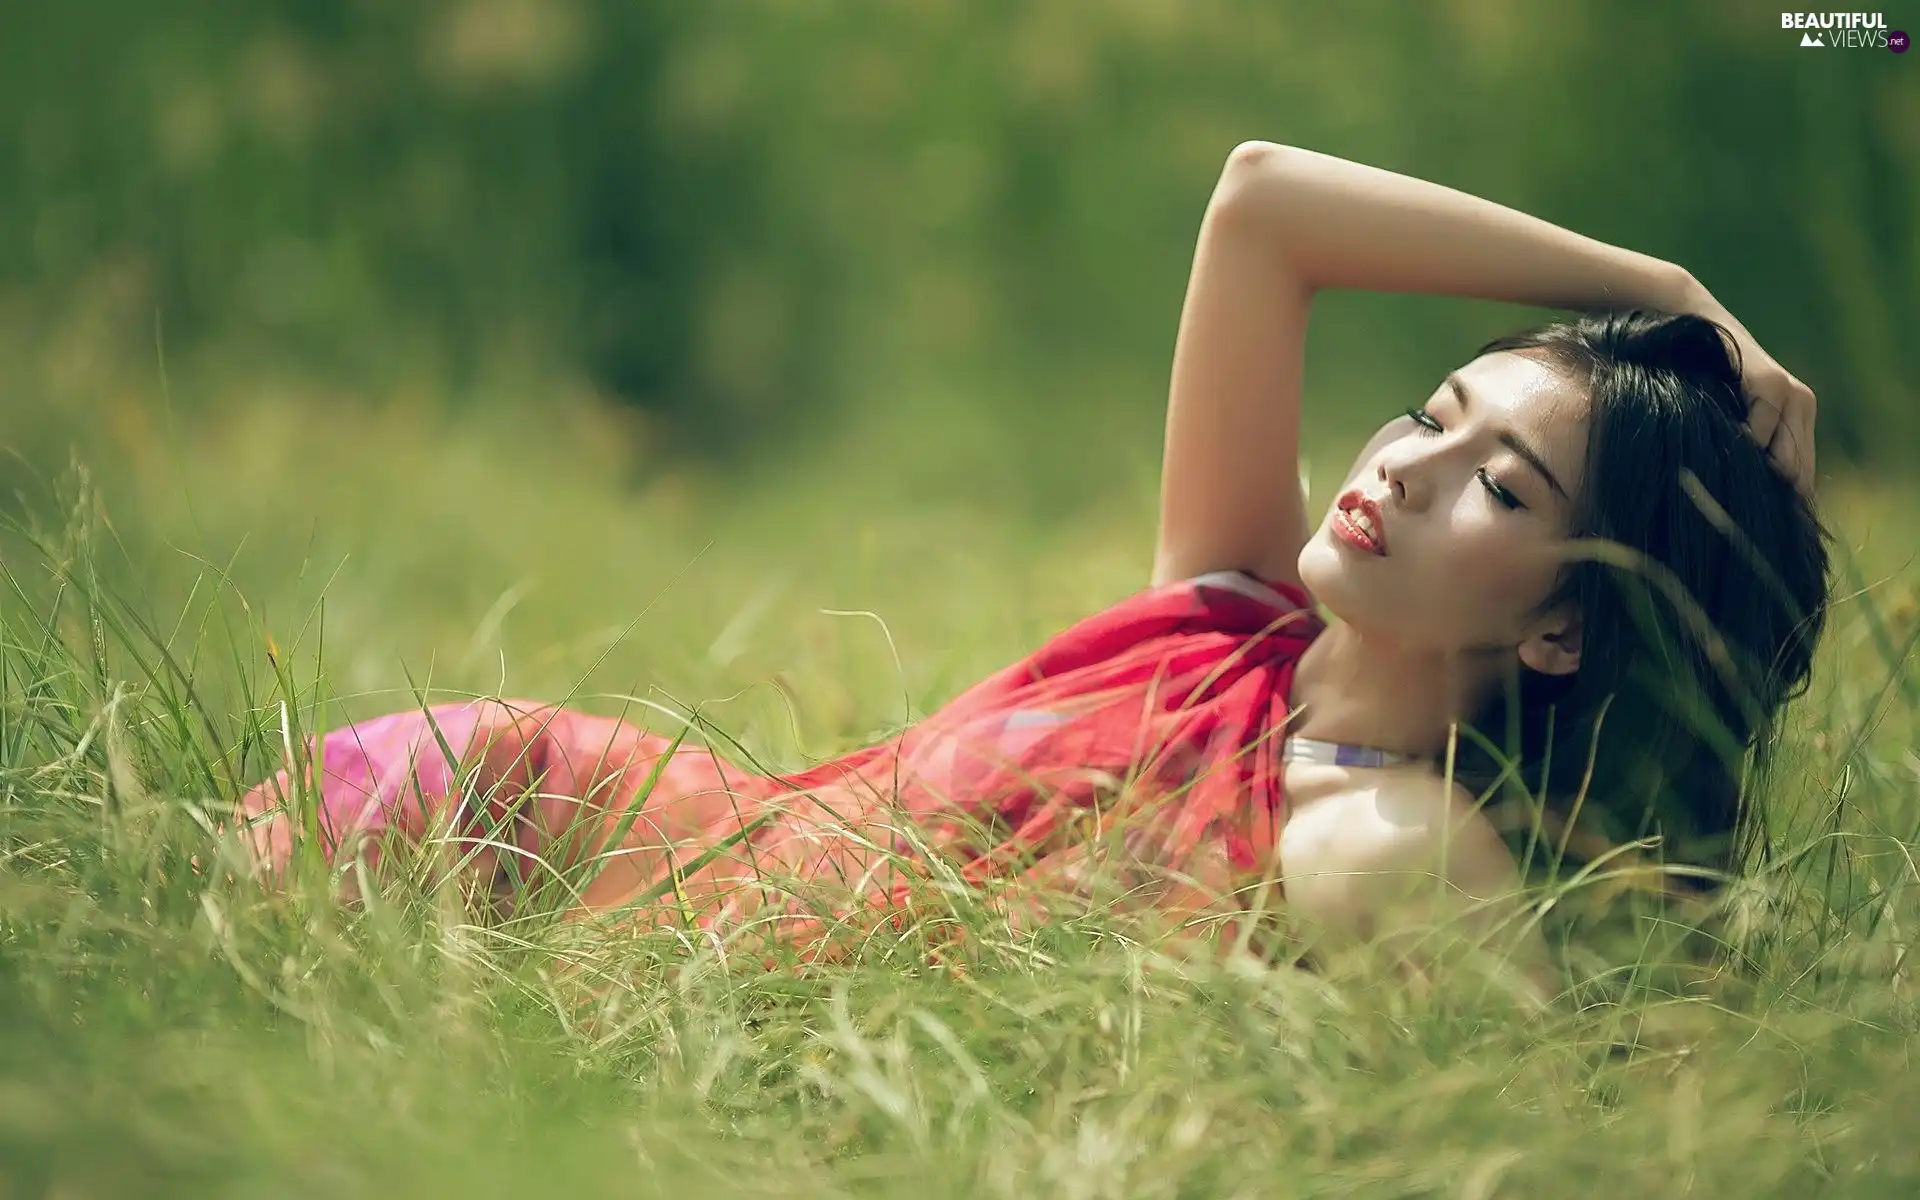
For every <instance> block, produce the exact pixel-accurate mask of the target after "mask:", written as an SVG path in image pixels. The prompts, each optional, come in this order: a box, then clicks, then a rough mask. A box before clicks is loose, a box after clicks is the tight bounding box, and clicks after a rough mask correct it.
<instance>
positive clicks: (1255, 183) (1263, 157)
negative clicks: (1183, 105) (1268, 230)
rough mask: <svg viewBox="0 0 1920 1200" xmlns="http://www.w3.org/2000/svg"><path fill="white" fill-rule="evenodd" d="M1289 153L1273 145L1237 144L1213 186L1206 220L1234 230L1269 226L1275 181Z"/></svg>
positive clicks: (1272, 208) (1283, 167)
mask: <svg viewBox="0 0 1920 1200" xmlns="http://www.w3.org/2000/svg"><path fill="white" fill-rule="evenodd" d="M1290 155H1291V151H1290V149H1289V148H1288V147H1286V146H1282V145H1279V144H1277V143H1274V142H1260V141H1252V142H1241V143H1240V144H1239V145H1238V146H1235V147H1234V148H1233V150H1232V151H1231V152H1230V153H1229V154H1228V155H1227V162H1226V165H1225V166H1224V167H1222V168H1221V170H1220V181H1219V182H1218V183H1217V184H1216V185H1215V186H1214V189H1213V199H1212V201H1211V202H1209V204H1208V206H1207V209H1208V217H1209V219H1210V221H1212V222H1213V223H1214V224H1216V225H1225V226H1230V227H1232V228H1235V229H1246V228H1256V227H1260V226H1268V227H1270V226H1271V225H1272V224H1273V221H1272V220H1271V219H1270V218H1271V217H1272V216H1273V213H1274V210H1275V207H1276V204H1275V199H1274V192H1275V186H1274V185H1275V181H1276V180H1278V179H1279V178H1280V177H1281V175H1282V173H1283V171H1284V169H1285V164H1286V162H1287V159H1288V158H1289V157H1290Z"/></svg>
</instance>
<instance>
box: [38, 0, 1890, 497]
mask: <svg viewBox="0 0 1920 1200" xmlns="http://www.w3.org/2000/svg"><path fill="white" fill-rule="evenodd" d="M1796 42H1797V39H1796V37H1795V35H1794V34H1793V33H1792V32H1791V31H1783V30H1781V29H1780V28H1779V24H1778V19H1777V14H1776V13H1774V12H1773V10H1767V11H1765V12H1762V11H1758V10H1755V9H1753V8H1752V6H1751V5H1745V4H1735V3H1731V2H1730V0H1700V2H1696V3H1690V4H1687V5H1683V6H1676V5H1669V4H1665V3H1660V2H1658V0H1570V2H1568V3H1562V4H1554V5H1540V4H1528V3H1524V2H1523V0H1444V2H1440V3H1431V4H1419V5H1413V4H1404V3H1385V2H1383V0H1371V2H1364V3H1352V4H1342V5H1322V4H1310V3H1287V4H1276V3H1270V2H1267V0H1197V2H1182V0H1046V2H1043V3H1012V2H1010V0H974V2H971V3H961V2H960V0H866V2H862V3H851V2H848V3H835V2H832V0H727V2H725V3H709V4H696V3H687V2H686V0H415V2H412V3H404V4H393V3H385V2H380V0H329V2H327V3H317V2H314V0H250V2H247V3H240V2H237V0H190V2H184V3H183V2H180V0H171V2H166V0H163V2H159V3H140V4H135V3H127V2H125V0H79V2H77V3H73V4H66V5H45V4H43V5H27V4H15V5H7V6H5V8H4V12H0V114H4V116H5V118H6V121H5V127H6V128H7V129H8V130H9V131H10V134H11V136H9V137H8V139H7V140H6V143H5V146H4V149H0V334H4V335H5V336H6V337H8V338H10V339H11V340H10V341H9V343H8V344H9V345H10V346H11V347H13V349H12V351H11V352H10V353H9V355H8V358H7V361H6V362H5V364H4V365H5V367H6V369H7V370H6V373H7V376H8V378H9V379H10V383H9V384H8V385H5V387H6V391H5V393H4V394H5V395H7V396H9V397H10V399H8V400H7V402H6V406H7V408H8V409H9V410H12V411H15V412H18V411H20V410H23V409H25V408H26V407H27V406H28V404H29V403H30V402H31V403H33V404H35V405H40V404H44V403H46V402H47V399H48V397H49V396H50V395H51V394H52V393H56V392H59V391H61V389H62V386H63V385H62V380H65V381H67V383H68V384H71V382H72V379H73V378H74V377H75V369H74V367H73V364H72V362H71V361H69V360H72V359H74V358H76V357H78V358H80V359H84V360H87V361H89V362H91V361H93V360H94V359H96V358H98V357H99V356H102V355H104V354H107V353H108V349H107V347H110V346H111V347H118V351H117V352H118V353H120V354H122V355H123V356H127V360H128V361H130V362H134V363H136V364H137V363H140V362H141V361H143V359H144V361H146V362H148V363H151V362H152V360H153V358H154V357H155V355H156V349H155V346H156V340H159V341H162V342H164V346H165V353H166V355H167V356H168V358H169V359H170V360H171V361H174V362H177V363H179V364H181V365H182V367H181V369H183V370H190V369H191V365H192V364H194V363H196V362H207V361H217V362H219V363H222V364H224V367H223V369H225V370H227V371H229V372H232V371H237V370H244V369H258V370H260V371H263V372H266V373H282V374H285V373H294V374H300V375H305V376H308V377H316V378H324V379H329V380H333V381H335V382H336V383H338V384H340V385H342V386H344V387H345V388H346V389H348V390H356V389H357V390H360V391H365V392H373V393H376V394H386V393H388V392H391V391H392V390H393V385H394V383H395V381H396V380H400V381H404V380H407V379H412V378H418V377H420V376H422V375H423V374H424V375H425V376H427V377H429V378H431V380H432V382H433V387H432V388H431V390H432V391H433V393H434V394H436V395H444V396H447V397H450V398H451V401H450V402H452V403H455V404H459V403H463V402H465V398H470V397H471V396H472V395H474V394H476V393H478V392H479V391H481V390H484V389H483V387H482V381H484V380H486V379H488V378H495V377H498V375H499V370H500V369H501V367H502V364H507V363H530V364H533V365H534V369H535V371H536V373H538V375H539V377H542V378H554V377H557V376H558V375H564V376H569V377H572V378H579V379H584V380H587V381H590V383H591V385H592V387H593V388H594V389H595V390H597V391H600V392H602V393H605V394H608V395H611V396H616V397H619V398H621V399H623V400H624V401H625V402H627V403H628V404H630V405H632V406H636V407H637V408H639V409H641V410H643V411H644V412H646V413H648V414H651V415H652V416H654V417H658V418H661V420H660V421H659V422H658V424H659V425H660V426H661V427H662V428H663V429H665V430H666V431H668V432H670V433H672V434H673V435H675V436H676V437H677V438H678V440H679V444H680V445H683V446H690V447H694V448H701V449H709V450H724V449H739V448H743V447H750V446H756V445H757V446H763V447H775V448H779V447H784V446H785V445H787V444H788V443H787V441H786V437H785V435H786V434H788V433H790V432H791V431H793V430H796V429H801V428H805V427H810V426H814V425H818V424H821V423H822V422H824V421H827V420H829V419H832V420H841V419H844V418H846V417H847V415H848V410H850V409H853V410H863V411H864V410H872V411H877V410H879V409H881V408H882V407H884V406H886V405H888V404H889V403H892V402H896V401H897V399H898V397H901V396H906V395H922V396H923V395H927V394H929V393H928V391H927V388H926V386H925V385H927V384H928V383H930V382H934V381H942V380H944V381H948V383H949V384H954V383H955V381H969V382H971V383H972V384H976V385H987V386H983V387H981V388H980V391H981V392H982V393H983V394H986V395H990V396H993V397H998V400H997V401H994V402H993V403H997V404H998V406H999V407H1000V409H1002V410H1004V411H1003V412H1002V413H1001V415H1002V416H1004V417H1005V418H1007V419H1009V420H1024V421H1048V420H1053V419H1055V418H1056V417H1057V416H1060V415H1074V414H1079V415H1086V414H1090V413H1104V414H1111V415H1112V416H1113V418H1114V420H1115V421H1116V422H1117V423H1118V424H1120V425H1124V426H1126V427H1128V428H1138V429H1140V430H1143V431H1144V430H1147V429H1150V428H1151V427H1152V425H1153V423H1154V422H1155V421H1156V420H1157V413H1158V406H1159V403H1160V400H1161V389H1162V386H1163V379H1164V372H1165V363H1166V361H1167V358H1168V355H1169V353H1170V350H1171V345H1172V339H1173V330H1174V325H1175V320H1176V316H1177V313H1178V306H1179V301H1180V295H1181V289H1182V286H1183V283H1184V279H1185V270H1186V263H1187V260H1188V256H1189V254H1190V252H1191V247H1192V239H1193V234H1194V231H1195V228H1196V226H1197V222H1198V219H1199V215H1200V212H1201V209H1202V208H1203V206H1204V204H1205V201H1206V197H1207V194H1208V191H1209V188H1210V185H1211V181H1212V177H1213V174H1214V172H1215V171H1216V170H1217V169H1218V166H1219V164H1220V162H1221V161H1222V159H1223V158H1224V156H1225V154H1226V152H1227V151H1228V150H1229V149H1230V148H1231V147H1232V146H1233V145H1234V144H1235V143H1236V142H1238V141H1240V140H1243V139H1246V138H1251V137H1261V138H1267V139H1271V140H1277V141H1286V142H1292V143H1296V144H1300V145H1305V146H1308V147H1312V148H1315V149H1319V150H1324V151H1327V152H1330V153H1335V154H1339V155H1341V156H1344V157H1349V158H1355V159H1360V160H1363V161H1366V162H1370V163H1374V164H1377V165H1380V166H1384V167H1387V168H1390V169H1394V170H1399V171H1404V172H1409V173H1412V174H1416V175H1420V176H1422V177H1425V178H1430V179H1434V180H1437V181H1440V182H1444V183H1447V184H1450V185H1453V186H1457V187H1460V188H1463V189H1465V190H1468V191H1472V192H1475V193H1477V194H1481V195H1485V196H1488V197H1490V198H1492V199H1495V200H1499V201H1501V202H1504V203H1507V204H1511V205H1514V206H1516V207H1519V208H1522V209H1525V210H1527V211H1530V212H1535V213H1538V214H1540V215H1542V216H1545V217H1547V218H1548V219H1551V220H1554V221H1556V222H1559V223H1562V224H1565V225H1568V226H1570V227H1572V228H1575V229H1577V230H1580V231H1582V232H1585V233H1590V234H1592V235H1594V236H1597V237H1600V238H1604V239H1606V240H1609V241H1615V242H1619V243H1623V244H1626V245H1629V246H1633V247H1635V248H1638V249H1643V250H1646V251H1648V252H1650V253H1654V254H1658V255H1661V256H1663V257H1667V258H1671V259H1674V260H1676V261H1679V262H1681V263H1683V264H1684V265H1686V266H1688V267H1689V268H1691V269H1692V270H1693V271H1694V272H1695V273H1696V274H1697V275H1699V276H1700V277H1701V278H1702V279H1703V280H1704V281H1705V282H1706V283H1707V284H1708V286H1709V287H1711V288H1713V289H1714V290H1715V292H1716V293H1718V294H1719V295H1720V296H1721V297H1722V299H1723V300H1725V302H1726V303H1727V304H1728V305H1729V307H1730V308H1732V309H1733V311H1734V312H1736V313H1737V314H1739V315H1741V316H1742V318H1743V319H1744V320H1745V321H1747V323H1748V324H1749V325H1750V326H1751V327H1752V328H1753V329H1754V331H1755V333H1756V335H1757V336H1758V337H1759V338H1760V340H1761V341H1762V343H1763V344H1765V345H1767V346H1768V347H1769V348H1770V349H1772V350H1773V351H1774V352H1775V353H1776V354H1777V355H1778V356H1779V357H1780V358H1781V359H1782V360H1783V361H1785V362H1786V363H1787V364H1788V365H1789V366H1790V367H1791V368H1792V369H1794V370H1795V371H1797V372H1798V373H1800V374H1801V375H1802V377H1803V378H1805V379H1807V380H1808V381H1809V382H1810V383H1811V384H1812V385H1813V386H1814V387H1815V388H1816V390H1817V391H1819V393H1820V394H1821V396H1822V398H1823V400H1824V401H1825V402H1826V407H1825V409H1824V413H1825V418H1826V419H1825V426H1824V428H1825V430H1826V434H1827V442H1826V444H1827V445H1828V446H1829V447H1832V448H1834V449H1837V450H1840V451H1842V452H1844V453H1847V454H1850V455H1852V456H1855V457H1861V456H1864V457H1867V458H1869V459H1872V458H1876V457H1877V458H1879V459H1880V460H1882V461H1883V462H1886V463H1888V464H1889V465H1892V464H1895V463H1897V464H1899V465H1904V466H1909V467H1910V466H1913V465H1915V463H1916V462H1920V450H1916V449H1915V448H1916V447H1920V398H1917V397H1916V396H1915V395H1914V390H1915V389H1914V388H1913V386H1912V384H1911V382H1910V381H1909V376H1908V375H1907V373H1906V372H1905V371H1904V370H1903V369H1902V367H1903V364H1902V363H1901V362H1900V361H1899V356H1900V351H1899V346H1900V344H1901V341H1902V335H1900V334H1899V332H1898V331H1899V330H1901V329H1908V330H1912V329H1915V328H1920V283H1917V281H1920V224H1917V223H1916V219H1915V218H1916V214H1920V80H1917V79H1916V77H1915V76H1914V72H1915V71H1916V70H1920V65H1916V63H1915V62H1914V61H1913V60H1912V59H1911V56H1895V55H1891V54H1887V53H1885V52H1884V51H1880V52H1872V53H1870V52H1866V51H1859V50H1851V51H1849V50H1831V51H1823V52H1820V53H1814V52H1812V51H1803V50H1800V49H1799V48H1798V47H1797V44H1796ZM1324 308H1325V310H1326V314H1327V315H1326V316H1325V317H1324V318H1323V319H1322V321H1321V323H1320V327H1319V328H1317V329H1316V366H1315V371H1316V373H1317V374H1316V378H1317V379H1318V380H1319V381H1320V383H1321V385H1322V386H1323V387H1332V388H1334V389H1335V390H1338V391H1346V390H1349V389H1362V390H1365V389H1379V390H1391V389H1392V388H1396V387H1404V386H1411V382H1412V381H1413V380H1418V379H1425V378H1430V377H1431V376H1432V374H1433V373H1434V372H1436V371H1437V370H1440V369H1444V367H1445V366H1446V365H1449V364H1451V363H1452V362H1455V361H1458V359H1459V358H1460V357H1461V356H1462V355H1463V354H1464V353H1465V352H1466V350H1467V349H1468V348H1469V347H1470V346H1471V344H1472V342H1473V340H1474V339H1476V338H1479V337H1482V336H1486V335H1487V334H1490V333H1493V332H1495V331H1498V330H1502V329H1505V328H1508V327H1511V326H1513V325H1516V324H1518V323H1519V320H1518V319H1516V315H1515V313H1513V312H1512V311H1507V310H1501V309H1498V308H1495V307H1492V306H1473V305H1462V304H1447V303H1442V302H1436V301H1431V300H1424V299H1421V300H1409V299H1406V298H1400V297H1364V298H1363V297H1356V298H1352V299H1348V298H1334V299H1332V300H1331V301H1329V302H1328V303H1327V304H1326V305H1325V306H1324ZM76 330H78V331H81V332H80V333H75V331H76ZM63 356H64V357H63ZM1329 361H1331V362H1333V363H1335V364H1350V365H1349V366H1344V367H1343V366H1339V365H1336V366H1335V367H1333V368H1331V370H1330V369H1329V368H1327V367H1326V366H1325V365H1324V363H1326V362H1329ZM80 374H82V375H84V374H85V373H84V372H80ZM29 381H31V382H29ZM916 385H918V386H916ZM68 390H72V389H71V387H69V388H68ZM402 390H404V389H402ZM533 394H536V395H537V394H538V393H537V391H536V392H534V393H533ZM916 403H924V401H916ZM1392 407H1393V405H1391V404H1386V405H1383V406H1381V411H1382V412H1384V411H1390V410H1391V408H1392ZM1009 440H1014V439H1009ZM1048 456H1057V452H1055V451H1049V452H1048ZM1048 456H1040V458H1039V461H1044V460H1045V458H1046V457H1048Z"/></svg>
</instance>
